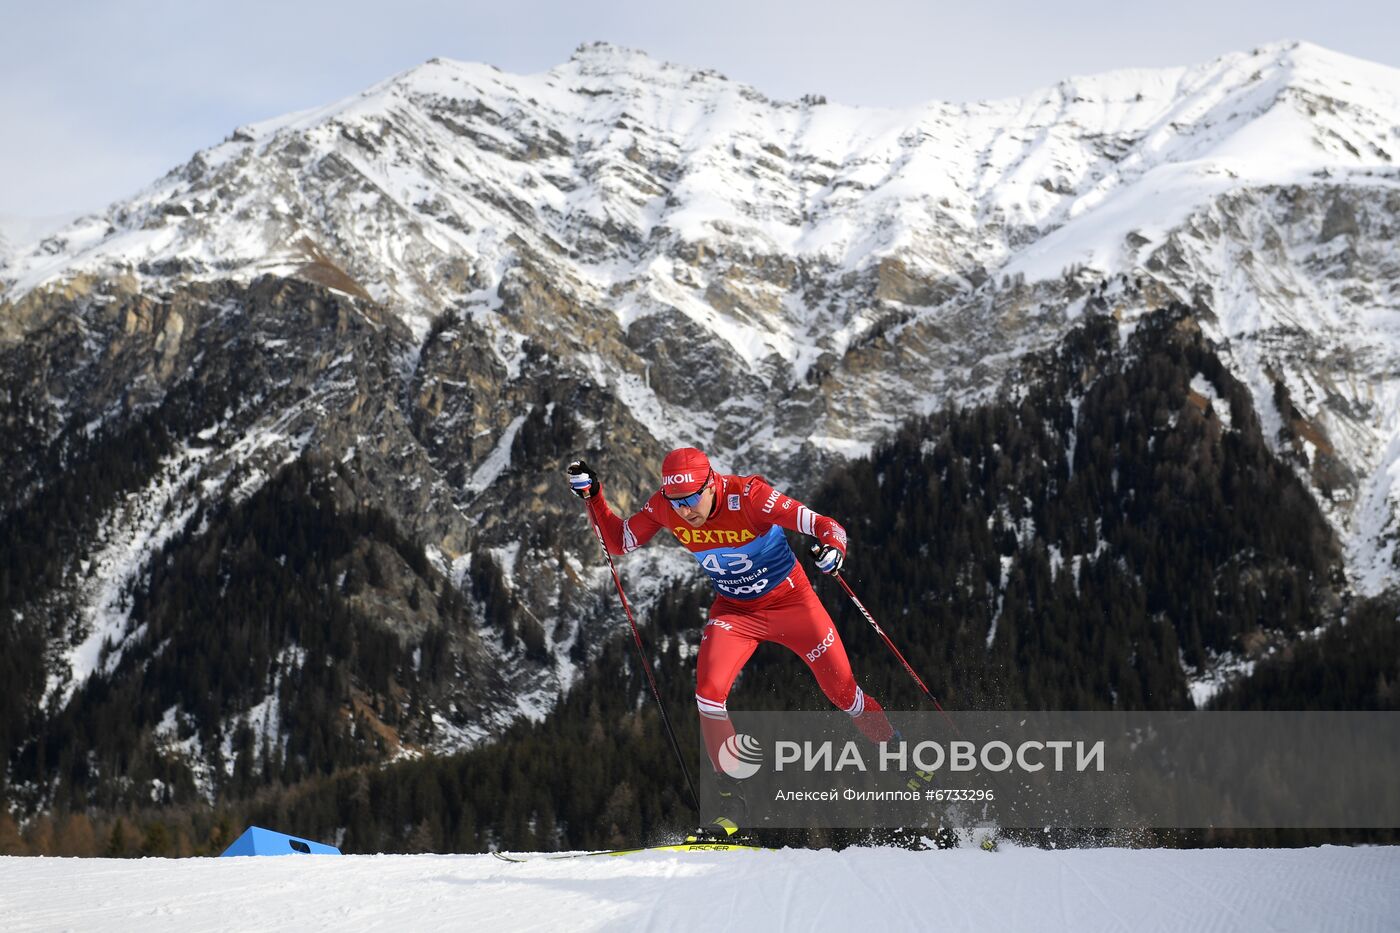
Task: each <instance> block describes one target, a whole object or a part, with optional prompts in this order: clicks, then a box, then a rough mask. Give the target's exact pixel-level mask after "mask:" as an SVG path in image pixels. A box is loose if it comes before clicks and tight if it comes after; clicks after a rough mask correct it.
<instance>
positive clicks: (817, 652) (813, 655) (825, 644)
mask: <svg viewBox="0 0 1400 933" xmlns="http://www.w3.org/2000/svg"><path fill="white" fill-rule="evenodd" d="M835 643H836V629H834V628H830V629H827V630H826V637H825V638H823V639H822V640H821V644H819V645H817V647H815V648H813V649H812V650H811V651H809V652H807V660H808V661H815V660H816V659H817V658H819V657H821V656H822V655H824V654H826V651H827V649H828V648H830V647H831V646H832V645H834V644H835Z"/></svg>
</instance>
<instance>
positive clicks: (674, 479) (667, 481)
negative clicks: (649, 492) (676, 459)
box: [661, 473, 695, 486]
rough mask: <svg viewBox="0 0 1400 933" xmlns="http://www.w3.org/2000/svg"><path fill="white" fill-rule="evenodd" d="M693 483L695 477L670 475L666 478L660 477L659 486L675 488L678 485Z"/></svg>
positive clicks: (686, 474) (680, 474)
mask: <svg viewBox="0 0 1400 933" xmlns="http://www.w3.org/2000/svg"><path fill="white" fill-rule="evenodd" d="M693 482H695V476H694V475H693V474H690V473H671V474H669V475H667V476H663V477H661V485H663V486H675V485H677V484H678V483H693Z"/></svg>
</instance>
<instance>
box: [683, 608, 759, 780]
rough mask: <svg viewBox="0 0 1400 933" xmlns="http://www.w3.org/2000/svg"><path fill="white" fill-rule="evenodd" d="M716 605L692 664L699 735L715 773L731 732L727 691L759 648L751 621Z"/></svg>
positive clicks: (711, 610) (718, 770)
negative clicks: (720, 754)
mask: <svg viewBox="0 0 1400 933" xmlns="http://www.w3.org/2000/svg"><path fill="white" fill-rule="evenodd" d="M716 608H720V607H719V604H718V603H716V605H715V606H711V607H710V619H709V621H708V622H706V623H705V631H704V632H703V633H702V634H701V636H700V658H699V660H698V661H697V662H696V667H695V705H696V707H697V708H698V709H699V711H700V734H701V735H702V736H703V737H704V740H705V752H706V753H707V754H708V755H709V756H710V764H711V766H713V767H714V769H715V771H716V772H722V771H723V769H722V768H721V767H720V764H719V750H720V747H721V746H723V745H724V743H725V741H726V740H728V739H730V738H732V737H733V735H734V725H733V723H731V722H730V721H729V708H728V705H727V704H728V702H729V690H730V688H731V687H733V686H734V679H735V678H736V677H738V676H739V669H740V668H742V667H743V666H744V664H745V662H747V661H748V659H749V657H750V656H751V655H752V654H753V652H754V649H755V648H757V647H758V639H757V638H755V637H753V636H752V635H750V634H747V632H748V631H749V630H750V627H751V620H749V619H746V618H744V617H743V616H740V615H738V614H736V613H729V612H725V611H724V610H723V608H721V611H720V614H719V615H716Z"/></svg>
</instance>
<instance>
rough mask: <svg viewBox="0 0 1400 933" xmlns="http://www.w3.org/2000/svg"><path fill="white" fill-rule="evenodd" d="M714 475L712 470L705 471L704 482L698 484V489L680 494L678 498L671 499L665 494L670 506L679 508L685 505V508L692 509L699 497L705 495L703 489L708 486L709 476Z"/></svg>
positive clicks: (697, 503) (697, 502)
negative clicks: (683, 494)
mask: <svg viewBox="0 0 1400 933" xmlns="http://www.w3.org/2000/svg"><path fill="white" fill-rule="evenodd" d="M714 475H715V471H714V470H710V472H708V473H706V474H705V482H704V483H702V484H701V485H700V488H699V489H698V490H696V491H695V492H693V493H691V494H690V495H688V496H681V497H680V498H679V499H672V498H671V497H670V496H667V497H666V499H667V501H669V502H670V503H671V508H673V509H679V508H680V507H681V506H685V507H686V508H691V509H693V508H695V507H696V506H697V505H699V504H700V499H701V498H702V497H703V496H704V495H705V490H706V489H709V488H710V477H712V476H714Z"/></svg>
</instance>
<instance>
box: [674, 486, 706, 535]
mask: <svg viewBox="0 0 1400 933" xmlns="http://www.w3.org/2000/svg"><path fill="white" fill-rule="evenodd" d="M673 508H675V510H676V514H677V515H679V516H680V517H681V518H683V519H685V523H686V524H687V525H689V526H690V527H692V528H699V527H700V526H701V525H703V524H705V522H706V521H707V520H708V519H709V517H710V513H711V512H713V511H714V508H715V487H714V484H713V483H711V484H710V485H708V486H706V487H705V492H704V493H703V494H702V495H701V496H700V501H699V502H697V503H695V505H693V506H690V505H673Z"/></svg>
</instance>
